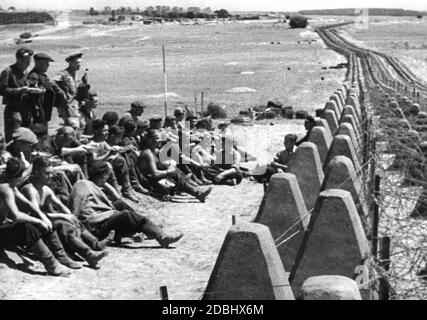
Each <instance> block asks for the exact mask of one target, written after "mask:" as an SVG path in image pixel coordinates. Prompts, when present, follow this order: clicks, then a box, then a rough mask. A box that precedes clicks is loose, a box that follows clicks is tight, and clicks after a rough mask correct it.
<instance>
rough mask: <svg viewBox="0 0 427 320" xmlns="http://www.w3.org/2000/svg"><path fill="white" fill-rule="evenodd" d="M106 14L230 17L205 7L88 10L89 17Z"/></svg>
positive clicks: (164, 17) (190, 17)
mask: <svg viewBox="0 0 427 320" xmlns="http://www.w3.org/2000/svg"><path fill="white" fill-rule="evenodd" d="M100 13H101V14H108V15H110V14H111V15H129V14H132V15H143V16H149V17H153V18H163V19H179V18H186V19H200V18H205V19H209V18H228V17H231V15H230V14H229V13H228V11H227V10H226V9H220V10H216V11H213V12H212V10H211V8H209V7H207V8H204V9H201V8H199V7H189V8H187V9H184V8H181V7H170V6H160V5H158V6H148V7H146V8H145V9H144V10H141V9H140V8H138V7H137V8H131V7H119V8H117V9H113V8H111V7H104V9H103V11H101V12H99V11H97V10H96V9H95V8H93V7H91V8H90V9H89V15H91V16H96V15H98V14H100Z"/></svg>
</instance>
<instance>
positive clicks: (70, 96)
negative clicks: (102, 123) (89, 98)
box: [55, 53, 83, 126]
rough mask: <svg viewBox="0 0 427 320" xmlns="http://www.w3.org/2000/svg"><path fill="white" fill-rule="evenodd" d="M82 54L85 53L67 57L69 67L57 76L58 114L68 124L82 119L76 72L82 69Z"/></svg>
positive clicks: (70, 124)
mask: <svg viewBox="0 0 427 320" xmlns="http://www.w3.org/2000/svg"><path fill="white" fill-rule="evenodd" d="M82 56H83V53H75V54H72V55H69V56H68V57H67V58H65V61H66V62H68V67H67V68H66V69H65V70H63V71H61V72H60V73H59V74H58V76H57V77H56V78H55V83H56V84H57V86H58V90H57V91H58V92H57V94H58V100H59V101H58V116H59V117H60V118H62V119H63V120H64V125H66V126H72V124H73V123H76V122H77V123H79V121H80V114H79V102H78V100H77V87H78V83H77V79H76V74H77V71H79V70H80V67H81V62H82Z"/></svg>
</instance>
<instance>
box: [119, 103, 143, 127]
mask: <svg viewBox="0 0 427 320" xmlns="http://www.w3.org/2000/svg"><path fill="white" fill-rule="evenodd" d="M146 107H147V106H146V105H145V104H144V103H142V102H140V101H134V102H132V103H131V105H130V110H129V111H127V112H125V113H124V114H123V116H122V117H121V118H120V120H119V127H124V125H125V122H126V121H128V120H133V121H134V122H136V121H138V120H139V119H138V117H140V116H141V115H142V114H143V113H144V109H145V108H146Z"/></svg>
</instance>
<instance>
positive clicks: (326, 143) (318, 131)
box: [308, 126, 332, 163]
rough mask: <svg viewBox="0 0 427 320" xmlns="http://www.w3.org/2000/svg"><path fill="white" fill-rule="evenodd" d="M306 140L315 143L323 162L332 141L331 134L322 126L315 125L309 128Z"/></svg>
mask: <svg viewBox="0 0 427 320" xmlns="http://www.w3.org/2000/svg"><path fill="white" fill-rule="evenodd" d="M308 141H309V142H312V143H314V144H315V145H316V147H317V150H318V151H319V156H320V161H321V162H322V163H324V162H325V160H326V157H327V155H328V151H329V147H330V146H331V143H332V135H331V134H330V132H328V131H327V130H326V129H325V128H323V127H319V126H316V127H314V128H313V129H312V130H311V132H310V136H309V138H308Z"/></svg>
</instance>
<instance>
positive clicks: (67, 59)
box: [65, 52, 83, 62]
mask: <svg viewBox="0 0 427 320" xmlns="http://www.w3.org/2000/svg"><path fill="white" fill-rule="evenodd" d="M82 56H83V53H81V52H77V53H73V54H70V55H69V56H68V57H66V58H65V61H67V62H70V61H72V60H74V59H78V58H81V57H82Z"/></svg>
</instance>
